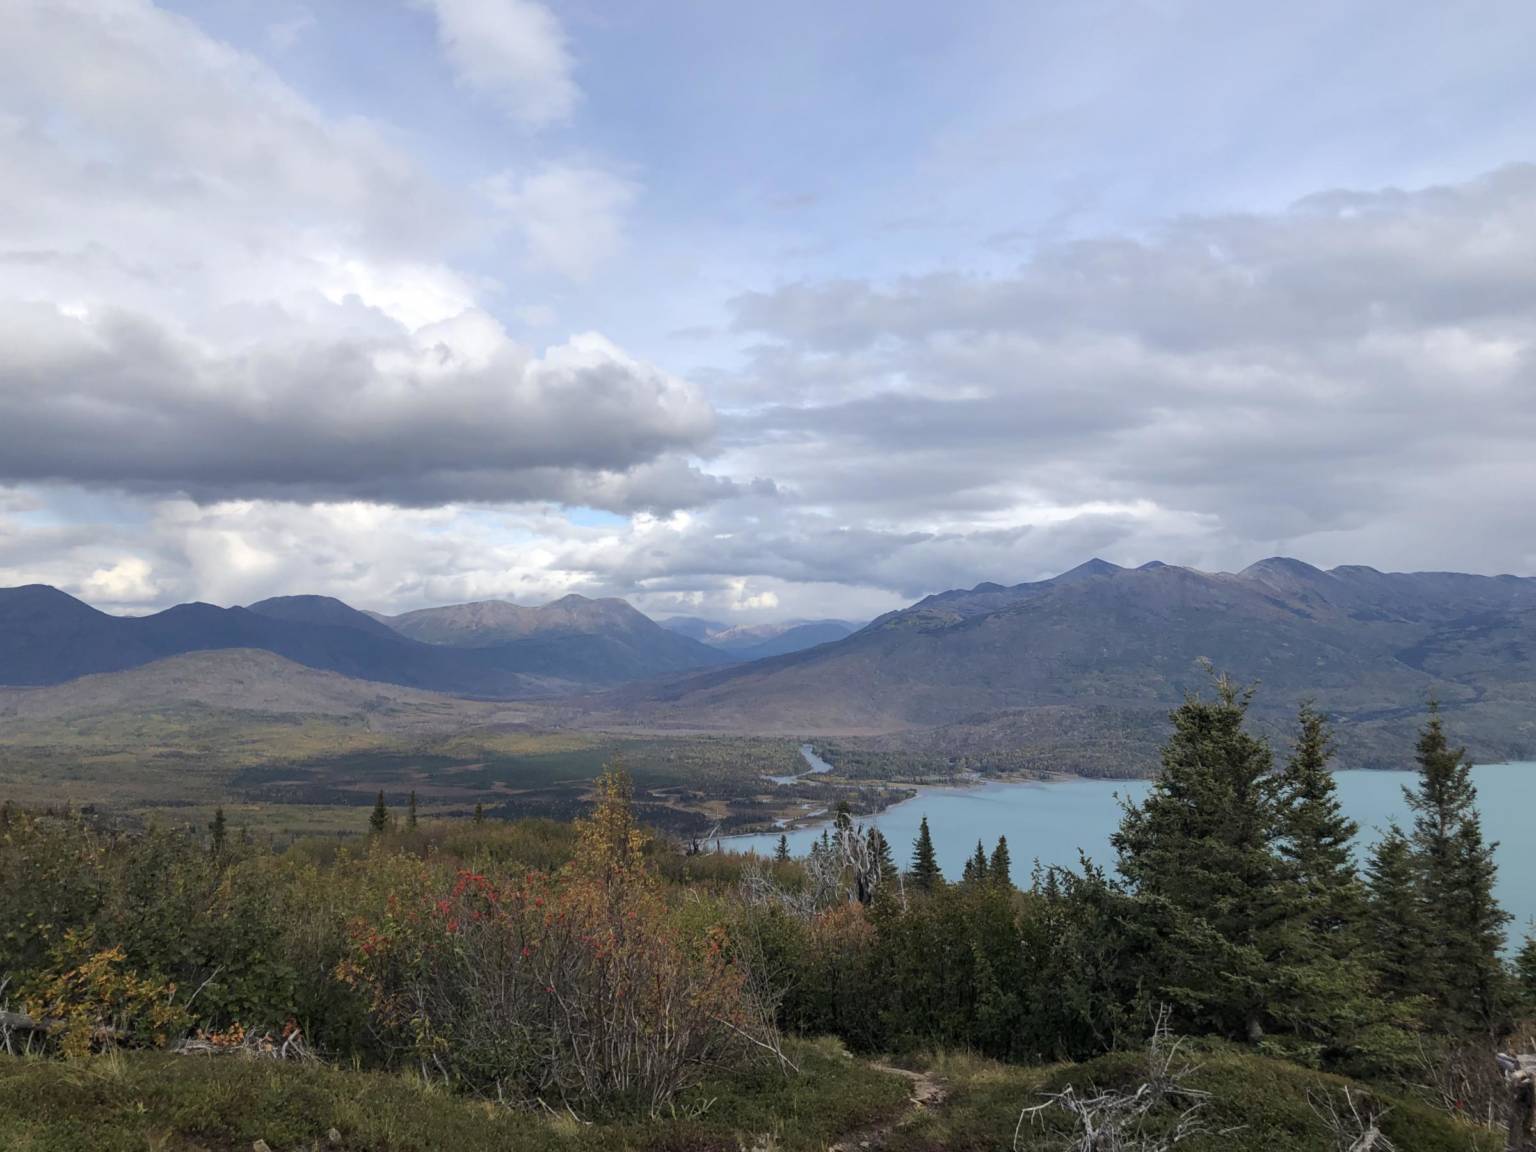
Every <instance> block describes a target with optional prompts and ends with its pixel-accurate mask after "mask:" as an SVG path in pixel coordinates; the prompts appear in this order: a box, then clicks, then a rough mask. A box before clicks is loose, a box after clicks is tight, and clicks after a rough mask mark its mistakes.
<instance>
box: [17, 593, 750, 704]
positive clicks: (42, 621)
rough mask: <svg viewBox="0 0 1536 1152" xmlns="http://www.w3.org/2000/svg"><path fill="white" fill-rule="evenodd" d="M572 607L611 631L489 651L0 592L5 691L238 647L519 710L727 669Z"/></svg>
mask: <svg viewBox="0 0 1536 1152" xmlns="http://www.w3.org/2000/svg"><path fill="white" fill-rule="evenodd" d="M576 599H577V600H580V601H581V602H582V604H598V605H601V607H600V609H599V611H600V613H602V614H604V615H603V619H605V620H606V621H607V624H606V625H602V624H601V622H599V623H598V624H597V625H594V626H592V627H587V628H584V629H574V628H570V627H538V628H531V629H525V630H524V631H523V632H522V633H521V634H520V635H518V636H515V637H511V638H508V639H505V640H503V641H499V642H496V643H488V644H480V645H473V646H467V647H457V646H452V645H445V644H431V643H425V642H423V641H420V640H417V639H414V638H412V637H409V636H406V635H402V634H401V633H400V632H398V631H396V630H395V629H394V628H391V627H390V626H389V625H388V624H387V623H386V622H384V621H381V620H379V619H377V618H375V617H372V616H369V615H368V614H366V613H363V612H359V611H358V610H356V609H354V608H352V607H351V606H349V605H347V604H345V603H343V602H342V601H340V600H336V599H334V598H332V597H325V596H302V595H301V596H283V597H272V598H270V599H267V600H262V601H258V602H257V603H255V604H253V605H251V606H249V607H238V606H237V607H230V608H221V607H219V606H217V605H213V604H204V603H200V602H193V603H186V604H177V605H175V606H173V607H171V608H167V609H165V610H164V611H162V612H156V613H153V614H151V615H147V616H112V615H109V614H107V613H105V612H101V611H99V610H98V609H96V608H93V607H91V606H90V605H88V604H86V603H84V602H83V601H81V600H78V599H76V598H74V597H72V596H69V595H68V594H67V593H64V592H61V591H59V590H58V589H56V588H52V587H50V586H48V585H25V586H22V587H20V588H11V589H0V683H3V684H9V685H44V684H58V683H63V682H66V681H69V680H73V679H76V678H78V677H81V676H86V675H92V674H96V673H105V672H118V671H124V670H127V669H130V668H136V667H140V666H142V665H145V664H149V663H151V662H153V661H156V660H160V659H164V658H166V657H169V656H175V655H180V654H184V653H188V652H197V651H209V650H227V649H237V648H238V649H259V650H263V651H268V652H273V653H275V654H277V655H279V656H281V657H283V658H285V659H287V660H290V661H292V662H294V663H296V664H300V665H303V666H306V667H310V668H316V669H320V670H324V671H330V672H336V673H339V674H341V675H344V676H348V677H351V678H355V679H360V680H367V681H374V682H380V683H388V684H396V685H399V686H402V687H407V688H417V689H422V690H426V691H433V692H445V693H450V694H453V695H457V696H464V697H483V698H490V699H497V698H504V699H518V698H525V697H536V696H549V695H560V694H565V693H570V692H576V691H585V690H589V689H591V688H592V687H606V686H611V685H613V684H616V683H621V682H623V681H625V680H631V679H638V678H642V677H650V676H657V675H664V674H670V673H676V672H681V671H687V670H690V669H694V668H701V667H709V666H712V665H715V664H720V663H724V662H725V661H726V660H727V659H728V658H727V657H725V656H723V655H721V654H720V653H718V652H716V651H714V650H712V649H710V648H707V647H705V646H704V645H701V644H697V643H695V642H694V641H691V640H688V639H686V638H685V637H680V636H674V635H673V634H671V633H669V632H667V631H665V630H664V629H662V628H661V627H660V626H658V625H656V624H655V623H654V621H651V620H650V619H649V618H648V617H645V616H644V615H643V614H641V613H639V612H637V611H635V610H634V609H633V608H630V607H629V605H627V604H624V603H623V602H622V601H618V602H610V603H608V604H606V605H604V604H603V602H598V601H586V600H585V598H576ZM615 605H622V608H619V607H616V606H615ZM554 608H555V614H556V616H559V617H561V618H565V617H570V616H571V615H572V614H573V613H575V612H576V610H577V609H578V608H579V605H576V604H574V603H573V602H572V598H570V597H566V598H563V600H561V601H556V602H555V606H554ZM533 611H535V612H537V611H540V610H533ZM615 620H617V621H619V623H618V624H615V623H614V621H615Z"/></svg>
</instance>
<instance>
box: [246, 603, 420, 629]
mask: <svg viewBox="0 0 1536 1152" xmlns="http://www.w3.org/2000/svg"><path fill="white" fill-rule="evenodd" d="M246 611H248V612H254V613H256V615H258V616H267V617H269V618H271V619H273V620H287V621H290V622H292V623H296V624H325V625H328V626H331V627H339V628H356V629H357V630H358V631H360V632H367V633H369V634H370V635H373V636H381V637H383V638H385V639H387V640H395V639H398V638H399V635H398V633H397V632H396V631H395V630H394V629H392V628H391V627H390V626H389V625H388V624H386V623H384V622H382V621H381V620H379V619H378V618H376V617H374V616H371V615H369V614H368V613H367V612H359V611H358V610H357V609H356V608H354V607H352V606H351V605H350V604H346V603H344V602H342V601H340V600H337V599H336V598H335V597H334V596H273V597H271V598H270V599H267V600H260V601H257V602H256V603H255V604H247V605H246Z"/></svg>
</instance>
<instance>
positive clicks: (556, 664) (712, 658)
mask: <svg viewBox="0 0 1536 1152" xmlns="http://www.w3.org/2000/svg"><path fill="white" fill-rule="evenodd" d="M375 619H376V620H378V621H380V622H381V623H382V624H385V625H388V626H389V627H390V628H392V629H394V631H395V632H396V633H398V634H400V635H403V636H406V637H408V638H410V639H412V640H415V641H419V642H421V643H425V644H431V645H434V646H437V647H440V648H448V649H465V650H473V651H478V652H482V653H497V654H499V655H500V656H503V657H511V658H514V659H516V660H517V662H518V664H517V666H518V667H523V668H530V669H531V668H538V669H540V670H541V672H542V673H543V674H544V675H548V676H557V677H561V678H564V679H570V680H575V681H579V682H583V683H592V684H617V683H621V682H623V681H626V680H635V679H643V678H646V677H652V676H661V675H667V674H671V673H676V672H687V671H690V670H692V669H697V668H708V667H711V666H714V665H720V664H726V663H728V662H730V660H731V659H732V657H729V656H726V655H723V654H721V653H719V652H716V651H715V650H714V649H712V648H709V647H707V646H706V645H704V644H701V643H699V642H698V641H697V640H693V639H690V638H688V637H686V636H682V635H678V634H677V633H675V632H671V631H669V630H668V629H666V628H663V627H662V626H661V625H660V624H658V623H656V621H654V620H652V619H651V618H650V617H649V616H646V615H645V614H644V613H642V612H640V611H637V610H636V609H635V608H634V607H632V606H631V605H630V604H629V603H627V602H626V601H624V600H619V599H614V598H606V599H600V600H592V599H589V598H587V597H585V596H578V595H575V594H572V595H569V596H563V597H561V598H560V599H559V600H555V601H553V602H551V603H549V604H544V605H541V606H539V607H535V608H530V607H524V606H523V605H519V604H512V603H509V602H507V601H505V600H485V601H480V602H478V603H473V604H450V605H446V606H444V607H440V608H423V609H420V610H418V611H415V612H407V613H404V614H403V615H400V616H380V617H376V618H375Z"/></svg>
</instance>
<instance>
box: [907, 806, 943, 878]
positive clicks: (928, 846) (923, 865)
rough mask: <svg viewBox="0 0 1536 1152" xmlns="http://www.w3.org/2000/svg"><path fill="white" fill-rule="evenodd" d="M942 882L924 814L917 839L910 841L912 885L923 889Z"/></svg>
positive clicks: (926, 818)
mask: <svg viewBox="0 0 1536 1152" xmlns="http://www.w3.org/2000/svg"><path fill="white" fill-rule="evenodd" d="M943 882H944V874H943V873H942V872H940V871H939V860H938V857H937V856H936V855H934V851H933V837H932V836H931V835H930V834H929V832H928V817H926V816H924V817H923V819H922V823H921V824H919V825H918V828H917V839H916V840H914V841H913V842H912V885H913V887H915V888H921V889H923V890H924V891H928V890H931V889H933V888H936V887H938V886H939V885H940V884H942V883H943Z"/></svg>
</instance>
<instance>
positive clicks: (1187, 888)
mask: <svg viewBox="0 0 1536 1152" xmlns="http://www.w3.org/2000/svg"><path fill="white" fill-rule="evenodd" d="M1251 697H1252V692H1251V690H1250V691H1241V690H1239V689H1238V688H1237V686H1236V685H1234V684H1233V683H1232V681H1230V680H1229V679H1227V678H1226V677H1225V676H1223V677H1221V678H1220V679H1219V680H1217V682H1216V697H1215V699H1213V700H1207V699H1204V698H1201V697H1199V696H1194V695H1191V696H1189V697H1187V698H1186V699H1185V701H1184V703H1183V705H1182V706H1181V707H1179V708H1178V709H1177V710H1176V711H1175V712H1174V713H1173V716H1172V720H1173V725H1174V731H1173V734H1172V735H1171V736H1170V737H1169V739H1168V742H1167V744H1166V745H1164V747H1163V752H1162V771H1161V772H1160V774H1159V775H1158V777H1157V779H1156V780H1155V781H1154V782H1153V785H1152V789H1151V791H1150V792H1149V793H1148V794H1147V796H1146V799H1145V800H1143V801H1142V803H1141V804H1140V805H1136V804H1132V803H1130V802H1127V803H1126V805H1125V815H1124V818H1123V820H1122V822H1121V825H1120V829H1119V831H1118V832H1116V833H1115V835H1114V837H1113V838H1112V843H1113V844H1114V846H1115V849H1116V851H1117V852H1118V853H1119V867H1120V872H1121V874H1122V875H1123V876H1124V877H1125V879H1126V880H1127V881H1128V882H1129V884H1130V885H1131V887H1132V889H1133V891H1134V892H1135V893H1136V894H1137V895H1138V896H1139V897H1140V900H1139V901H1138V906H1139V907H1140V909H1141V910H1142V912H1143V913H1144V915H1145V916H1147V917H1148V920H1149V923H1148V924H1147V926H1146V927H1145V932H1146V934H1147V935H1148V937H1149V938H1157V939H1160V940H1161V941H1162V947H1163V949H1164V954H1163V955H1162V956H1161V957H1160V958H1158V960H1157V961H1156V962H1155V963H1154V964H1152V965H1151V967H1150V969H1149V972H1150V977H1151V979H1152V980H1153V981H1154V982H1155V983H1156V984H1157V985H1158V988H1157V989H1156V991H1157V994H1159V995H1161V996H1162V997H1163V998H1164V999H1166V1000H1168V1001H1169V1002H1171V1003H1173V1004H1175V1005H1177V1006H1179V1007H1182V1008H1183V1009H1184V1010H1185V1012H1186V1013H1187V1014H1188V1015H1189V1016H1190V1017H1192V1022H1196V1023H1198V1024H1199V1025H1200V1026H1202V1027H1205V1028H1208V1029H1210V1030H1212V1031H1215V1032H1219V1033H1223V1034H1226V1035H1229V1036H1247V1037H1248V1038H1249V1039H1252V1040H1257V1039H1258V1038H1259V1037H1261V1036H1262V1035H1263V1033H1264V1029H1265V1026H1266V1021H1267V1020H1268V1019H1270V1018H1271V1017H1272V1015H1273V1014H1272V1012H1271V1011H1270V1010H1271V1008H1272V1007H1273V1003H1272V993H1273V991H1274V989H1275V986H1276V973H1275V972H1274V971H1273V967H1272V964H1271V960H1272V959H1273V954H1274V952H1275V951H1276V950H1277V949H1278V948H1279V947H1280V946H1281V945H1280V942H1279V941H1278V940H1277V939H1276V937H1277V934H1279V933H1281V932H1282V931H1283V926H1284V924H1285V922H1286V920H1287V918H1288V916H1289V914H1290V910H1289V909H1288V908H1287V907H1286V893H1285V891H1284V889H1283V885H1282V884H1281V883H1280V880H1281V876H1280V871H1279V860H1278V857H1277V856H1276V855H1275V853H1274V851H1273V847H1274V840H1275V836H1276V831H1277V823H1278V821H1277V804H1276V799H1277V798H1276V786H1275V781H1274V779H1273V777H1272V775H1271V766H1272V760H1271V756H1270V752H1269V748H1268V747H1267V746H1266V745H1265V744H1264V743H1263V742H1262V741H1261V740H1259V739H1257V738H1256V737H1254V736H1252V735H1251V734H1249V733H1248V732H1247V731H1246V730H1245V729H1244V727H1243V723H1244V718H1245V715H1246V713H1247V709H1248V704H1249V701H1250V699H1251Z"/></svg>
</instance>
